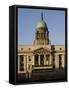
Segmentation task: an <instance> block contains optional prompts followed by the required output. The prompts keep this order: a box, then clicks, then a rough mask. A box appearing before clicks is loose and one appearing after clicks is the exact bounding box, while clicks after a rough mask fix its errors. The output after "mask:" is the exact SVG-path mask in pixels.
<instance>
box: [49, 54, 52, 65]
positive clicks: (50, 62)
mask: <svg viewBox="0 0 69 90" xmlns="http://www.w3.org/2000/svg"><path fill="white" fill-rule="evenodd" d="M49 64H50V65H51V64H52V55H51V54H50V61H49Z"/></svg>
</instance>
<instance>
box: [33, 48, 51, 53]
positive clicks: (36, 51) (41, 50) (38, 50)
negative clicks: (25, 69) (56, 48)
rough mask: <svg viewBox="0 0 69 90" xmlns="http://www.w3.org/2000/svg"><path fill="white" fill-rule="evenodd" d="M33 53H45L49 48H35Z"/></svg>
mask: <svg viewBox="0 0 69 90" xmlns="http://www.w3.org/2000/svg"><path fill="white" fill-rule="evenodd" d="M33 53H34V54H44V53H45V54H46V53H50V50H49V49H48V48H38V49H36V50H34V51H33Z"/></svg>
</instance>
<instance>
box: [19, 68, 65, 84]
mask: <svg viewBox="0 0 69 90" xmlns="http://www.w3.org/2000/svg"><path fill="white" fill-rule="evenodd" d="M64 79H65V70H63V69H60V70H50V71H47V70H42V71H41V70H40V71H36V70H35V71H33V72H32V75H31V78H30V79H29V78H28V79H26V75H25V74H20V75H18V81H25V82H26V81H39V80H40V81H43V80H44V81H52V80H64Z"/></svg>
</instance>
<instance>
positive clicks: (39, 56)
mask: <svg viewBox="0 0 69 90" xmlns="http://www.w3.org/2000/svg"><path fill="white" fill-rule="evenodd" d="M38 64H39V65H40V55H38Z"/></svg>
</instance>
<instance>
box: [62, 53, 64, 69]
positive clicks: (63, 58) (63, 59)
mask: <svg viewBox="0 0 69 90" xmlns="http://www.w3.org/2000/svg"><path fill="white" fill-rule="evenodd" d="M62 67H63V68H64V67H65V55H64V54H62Z"/></svg>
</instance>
